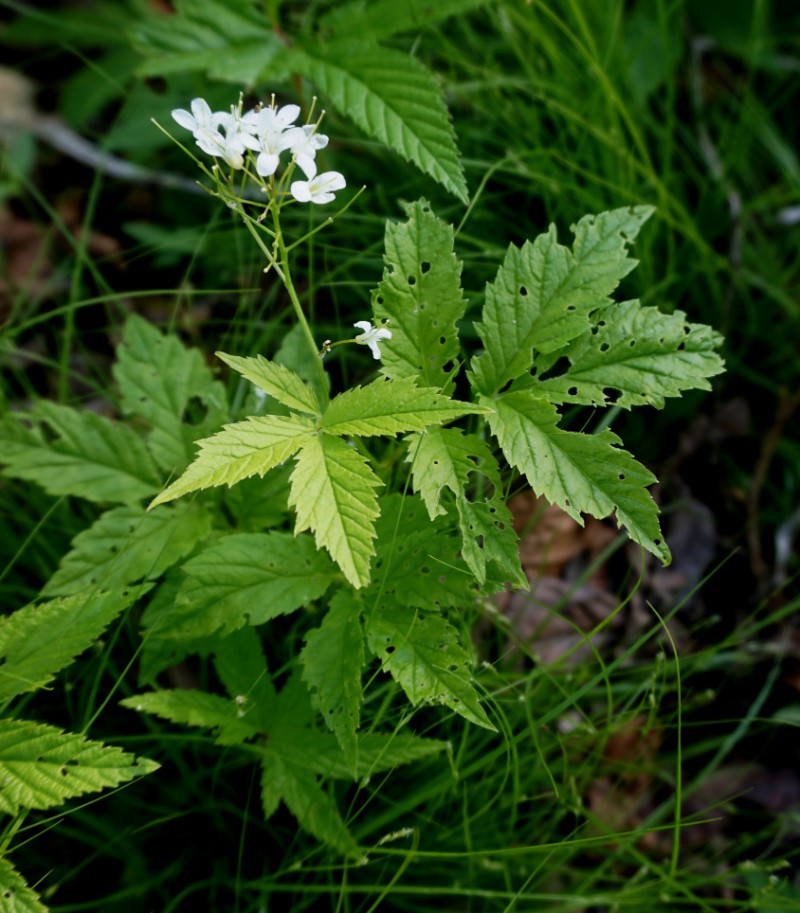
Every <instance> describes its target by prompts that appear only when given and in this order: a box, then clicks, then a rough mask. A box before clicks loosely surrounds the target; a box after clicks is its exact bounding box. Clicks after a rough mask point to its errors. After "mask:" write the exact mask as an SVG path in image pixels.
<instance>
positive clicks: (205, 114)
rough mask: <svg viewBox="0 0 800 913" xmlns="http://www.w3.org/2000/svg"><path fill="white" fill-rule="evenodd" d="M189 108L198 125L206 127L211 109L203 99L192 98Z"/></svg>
mask: <svg viewBox="0 0 800 913" xmlns="http://www.w3.org/2000/svg"><path fill="white" fill-rule="evenodd" d="M189 107H190V108H191V109H192V114H194V117H195V120H196V121H197V123H198V124H201V125H202V126H206V125H207V124H210V123H211V108H210V107H209V105H208V102H207V101H206V100H205V98H193V99H192V103H191V105H190V106H189Z"/></svg>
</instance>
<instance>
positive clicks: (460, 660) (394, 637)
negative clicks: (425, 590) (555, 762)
mask: <svg viewBox="0 0 800 913" xmlns="http://www.w3.org/2000/svg"><path fill="white" fill-rule="evenodd" d="M367 642H368V643H369V647H370V649H371V650H372V652H373V653H374V654H375V655H376V656H378V657H380V660H381V663H382V664H383V669H384V670H385V671H386V672H389V673H391V675H392V677H393V678H394V679H395V681H396V682H397V683H398V684H399V685H400V687H401V688H402V689H403V690H404V691H405V693H406V695H407V696H408V699H409V700H410V701H411V703H412V704H414V705H418V704H422V703H439V704H445V705H446V706H447V707H450V709H451V710H454V711H455V712H456V713H458V714H460V715H461V716H463V717H464V719H467V720H469V721H470V722H471V723H475V724H476V725H478V726H482V727H484V728H485V729H491V730H492V731H493V732H494V731H495V727H494V726H493V725H492V723H491V722H490V721H489V718H488V717H487V716H486V713H485V711H484V709H483V707H481V704H480V700H479V699H478V695H477V693H476V692H475V689H474V687H473V685H472V681H471V678H472V677H471V674H470V665H471V662H470V657H469V654H468V653H467V652H466V651H465V650H464V648H463V647H462V646H461V644H460V643H459V642H458V634H457V632H456V630H455V629H454V628H453V627H451V626H450V625H449V624H448V623H447V621H445V619H444V618H442V617H441V616H440V615H431V614H423V613H422V612H420V611H418V610H417V609H411V608H407V607H405V606H399V605H396V604H392V603H391V602H390V601H389V600H382V601H381V602H380V603H378V605H377V606H376V608H375V610H374V612H373V613H372V614H371V615H369V616H368V618H367Z"/></svg>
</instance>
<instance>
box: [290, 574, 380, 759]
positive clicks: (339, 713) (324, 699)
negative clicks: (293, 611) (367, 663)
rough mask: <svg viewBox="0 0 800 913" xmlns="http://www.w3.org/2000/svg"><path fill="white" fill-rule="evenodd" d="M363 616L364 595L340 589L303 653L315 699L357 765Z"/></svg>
mask: <svg viewBox="0 0 800 913" xmlns="http://www.w3.org/2000/svg"><path fill="white" fill-rule="evenodd" d="M360 615H361V603H360V601H359V600H358V598H357V597H356V596H355V595H354V594H353V593H352V592H351V591H349V590H339V592H338V593H336V595H335V596H334V597H333V599H331V602H330V607H329V608H328V611H327V613H326V615H325V617H324V618H323V619H322V624H321V625H320V626H319V627H318V628H314V630H312V631H310V632H309V633H308V634H307V635H306V645H305V648H304V649H303V652H302V653H301V654H300V658H301V660H302V663H303V680H304V681H305V682H306V684H307V685H308V686H309V688H310V689H312V690H311V703H312V704H313V705H314V707H316V709H317V710H319V712H320V713H321V714H322V716H323V717H324V718H325V722H326V723H327V724H328V728H329V729H330V730H331V732H333V733H334V735H335V736H336V738H337V739H338V741H339V744H340V745H341V747H342V751H343V752H344V755H345V760H346V762H347V764H348V765H349V766H350V767H351V768H352V769H355V767H356V765H357V762H358V740H357V738H356V730H357V729H358V723H359V715H360V711H361V674H362V671H363V668H364V635H363V634H362V631H361V619H360Z"/></svg>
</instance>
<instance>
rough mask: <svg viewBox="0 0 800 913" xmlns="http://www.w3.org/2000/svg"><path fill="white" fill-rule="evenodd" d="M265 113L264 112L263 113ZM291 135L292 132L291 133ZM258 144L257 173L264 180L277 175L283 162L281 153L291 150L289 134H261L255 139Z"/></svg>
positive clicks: (280, 132)
mask: <svg viewBox="0 0 800 913" xmlns="http://www.w3.org/2000/svg"><path fill="white" fill-rule="evenodd" d="M262 113H263V112H262ZM289 133H291V130H290V131H289ZM254 139H255V140H256V142H257V144H258V145H257V149H258V150H259V152H258V158H257V159H256V171H257V172H258V173H259V174H260V175H261V177H262V178H266V177H269V176H270V175H273V174H275V172H276V171H277V170H278V165H279V164H280V161H281V152H283V150H284V149H288V148H289V139H288V134H287V133H284V132H283V131H280V130H276V131H273V132H266V133H259V134H258V136H257V137H254Z"/></svg>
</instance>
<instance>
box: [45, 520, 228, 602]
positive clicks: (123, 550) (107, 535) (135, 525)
mask: <svg viewBox="0 0 800 913" xmlns="http://www.w3.org/2000/svg"><path fill="white" fill-rule="evenodd" d="M210 527H211V521H210V517H209V514H208V512H207V511H200V510H198V509H197V508H196V507H195V506H194V505H189V504H187V505H184V504H182V505H179V506H178V507H177V509H175V508H171V507H161V508H157V509H156V510H153V511H150V512H149V513H148V512H147V511H145V509H144V508H143V507H138V506H136V505H132V504H131V505H124V506H122V507H115V508H114V509H113V510H109V511H106V513H104V514H102V515H101V516H100V517H99V518H98V519H97V520H96V521H95V522H94V523H93V524H92V525H91V526H90V527H89V528H88V529H86V530H84V531H83V532H81V533H78V535H77V536H76V537H75V538H74V539H73V540H72V549H71V551H69V552H67V554H66V555H65V556H64V557H63V558H62V559H61V563H60V564H59V566H58V570H57V571H56V572H55V574H53V576H52V577H51V578H50V580H49V581H48V582H47V583H46V584H45V587H44V589H43V590H42V595H44V596H68V595H70V594H72V593H79V592H81V591H82V590H89V589H91V588H94V587H104V588H106V589H109V588H114V587H124V586H126V585H127V584H130V583H133V582H134V581H136V580H154V579H156V578H158V577H160V576H161V575H162V574H163V573H164V571H166V569H167V568H168V567H170V566H171V565H173V564H175V563H176V562H177V561H179V560H180V559H181V558H183V557H184V556H185V555H188V554H189V552H191V550H192V549H193V548H194V546H195V545H196V544H197V543H198V542H199V541H201V540H202V539H204V538H205V537H206V536H207V535H208V533H209V530H210Z"/></svg>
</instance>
